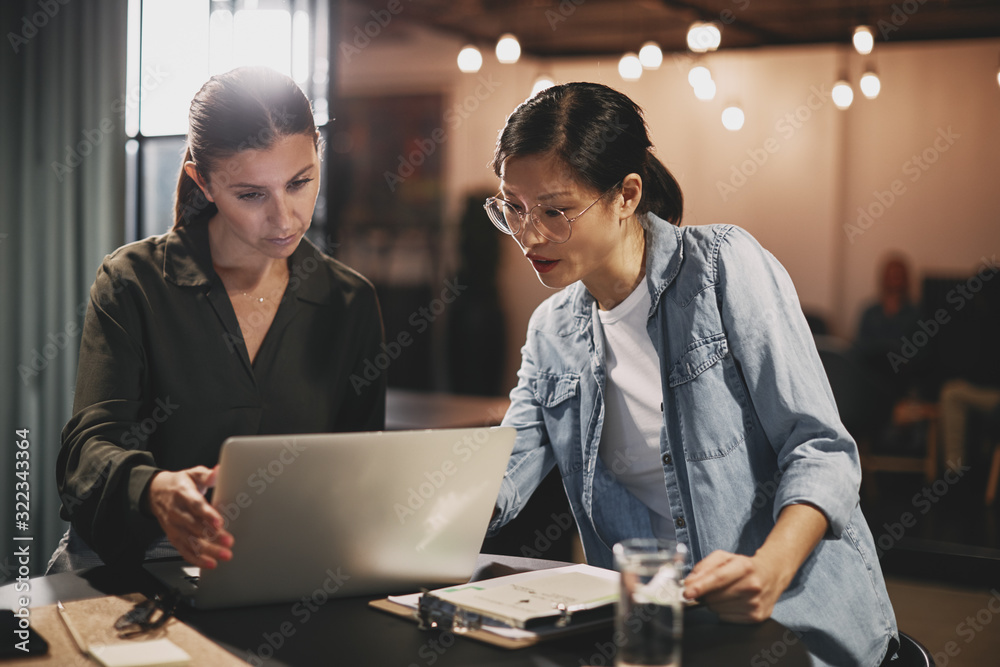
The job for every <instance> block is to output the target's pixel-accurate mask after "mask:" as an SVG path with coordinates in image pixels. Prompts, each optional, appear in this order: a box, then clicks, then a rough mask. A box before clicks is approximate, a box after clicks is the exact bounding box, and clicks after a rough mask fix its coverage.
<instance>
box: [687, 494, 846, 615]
mask: <svg viewBox="0 0 1000 667" xmlns="http://www.w3.org/2000/svg"><path fill="white" fill-rule="evenodd" d="M829 527H830V524H829V522H828V521H827V519H826V515H824V514H823V513H822V512H820V511H819V510H818V509H816V508H815V507H813V506H812V505H807V504H796V505H788V506H786V507H785V508H784V509H782V510H781V513H780V514H779V515H778V520H777V522H775V524H774V527H773V528H772V529H771V532H770V533H769V534H768V536H767V539H766V540H765V541H764V544H762V545H761V547H760V549H758V550H757V553H755V554H754V555H753V556H752V557H751V556H741V555H738V554H731V553H729V552H727V551H713V552H712V553H710V554H709V555H708V557H707V558H704V559H702V560H701V561H699V562H698V563H697V564H695V566H694V567H693V568H691V572H690V573H689V574H688V576H687V578H686V579H685V580H684V596H685V597H687V598H689V599H694V598H699V599H701V600H702V601H703V602H704V603H705V604H707V605H708V608H709V609H711V610H712V611H714V612H715V613H717V614H718V615H719V618H721V619H722V620H724V621H731V622H734V623H759V622H760V621H764V620H767V619H768V618H770V616H771V612H773V611H774V605H775V603H777V602H778V598H780V597H781V594H782V593H784V592H785V589H786V588H788V585H789V584H790V583H791V582H792V579H793V578H794V577H795V573H796V572H798V570H799V568H800V567H801V566H802V563H804V562H805V560H806V558H808V557H809V554H811V553H812V552H813V549H815V548H816V545H817V544H819V541H820V540H821V539H822V538H823V535H824V534H825V533H826V531H827V530H828V529H829Z"/></svg>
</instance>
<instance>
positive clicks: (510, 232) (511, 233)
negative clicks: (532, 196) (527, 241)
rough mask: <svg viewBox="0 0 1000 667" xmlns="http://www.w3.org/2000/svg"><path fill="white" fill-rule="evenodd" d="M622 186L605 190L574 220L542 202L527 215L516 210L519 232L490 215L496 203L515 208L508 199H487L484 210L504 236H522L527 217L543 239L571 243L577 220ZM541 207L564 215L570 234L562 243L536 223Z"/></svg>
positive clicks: (618, 183) (617, 185)
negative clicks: (537, 210)
mask: <svg viewBox="0 0 1000 667" xmlns="http://www.w3.org/2000/svg"><path fill="white" fill-rule="evenodd" d="M621 184H622V181H618V182H617V183H615V184H614V185H612V186H611V187H610V188H608V189H607V190H605V191H604V192H602V193H601V195H600V196H599V197H598V198H597V199H595V200H594V201H593V202H591V203H590V204H589V205H588V206H587V207H586V208H585V209H583V210H582V211H580V212H579V213H577V214H576V215H575V216H573V217H572V218H570V217H568V216H567V215H566V213H565V212H564V211H559V208H558V207H555V206H552V205H550V204H543V203H541V202H539V203H537V204H535V205H534V206H532V207H531V208H529V209H528V211H527V212H526V213H521V212H520V211H518V210H517V209H514V212H515V213H517V219H518V221H519V222H520V223H521V224H520V225H518V228H517V231H515V230H513V229H511V228H510V227H509V226H506V228H505V227H503V226H501V225H500V223H498V222H497V221H496V220H494V219H493V216H492V215H490V206H492V205H493V204H494V203H496V202H503V203H504V204H506V205H508V206H510V207H512V208H513V206H514V203H513V202H509V201H507V200H506V199H504V198H503V197H500V196H494V197H487V198H486V201H485V202H484V203H483V209H485V211H486V217H488V218H489V219H490V222H492V223H493V226H494V227H496V228H497V229H499V230H500V231H501V232H503V233H504V234H507V235H508V236H515V237H516V236H517V235H518V234H520V233H521V231H522V230H523V229H524V228H525V224H524V219H525V217H527V218H528V219H529V220H531V224H532V225H533V226H534V228H535V231H536V232H538V234H539V236H541V237H542V238H544V239H545V240H547V241H551V242H552V243H566V242H567V241H569V239H570V237H571V236H573V223H574V222H576V221H577V220H579V219H580V218H581V217H582V216H583V214H584V213H586V212H587V211H589V210H590V209H591V208H593V206H594V204H596V203H597V202H599V201H601V200H602V199H604V197H606V196H607V194H608V193H609V192H612V191H613V190H615V189H617V188H619V187H621ZM539 206H545V207H547V208H551V209H555V210H556V211H559V214H560V215H562V217H563V219H564V220H566V228H567V229H568V230H569V233H568V234H567V235H566V238H565V239H563V240H562V241H556V240H555V239H550V238H549V237H548V236H546V235H545V233H544V232H542V230H541V229H539V227H538V223H537V222H536V221H535V216H534V215H533V213H534V211H535V209H536V208H538V207H539ZM504 219H506V216H504Z"/></svg>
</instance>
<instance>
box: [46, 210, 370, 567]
mask: <svg viewBox="0 0 1000 667" xmlns="http://www.w3.org/2000/svg"><path fill="white" fill-rule="evenodd" d="M288 262H289V272H290V273H289V282H288V287H287V288H286V290H285V294H284V297H283V299H282V301H281V304H280V305H279V306H278V310H277V313H276V314H275V317H274V321H273V323H272V324H271V327H270V329H269V330H268V332H267V335H266V336H265V338H264V340H263V342H262V343H261V346H260V349H259V351H258V353H257V356H256V358H255V359H254V363H253V364H251V363H250V357H249V355H248V354H247V350H246V346H245V345H244V342H243V336H242V333H241V332H240V327H239V323H238V322H237V319H236V313H235V311H234V310H233V307H232V303H231V302H230V300H229V296H228V295H227V294H226V290H225V287H224V285H223V283H222V280H221V279H220V278H219V276H218V274H216V272H215V270H214V269H213V268H212V260H211V254H210V251H209V245H208V229H207V226H206V225H204V224H200V225H193V226H189V227H184V228H181V229H179V230H177V231H172V232H170V233H168V234H164V235H162V236H156V237H151V238H148V239H145V240H143V241H138V242H136V243H132V244H129V245H126V246H124V247H122V248H119V249H118V250H116V251H115V252H114V253H112V254H111V255H109V256H108V257H106V258H105V260H104V262H103V264H102V266H101V268H100V269H99V270H98V272H97V279H96V280H95V282H94V285H93V287H92V288H91V291H90V306H89V308H88V310H87V316H86V319H85V321H84V326H83V336H82V341H81V343H80V361H79V367H78V371H77V384H76V396H75V398H74V403H73V412H74V414H73V417H72V418H71V419H70V420H69V422H68V423H67V424H66V427H65V428H64V429H63V433H62V449H61V451H60V453H59V458H58V462H57V470H56V476H57V480H58V485H59V493H60V497H61V500H62V512H61V514H62V517H63V518H64V519H67V520H70V521H72V523H73V526H74V528H75V529H76V531H77V532H78V533H79V534H80V536H81V537H82V538H83V539H84V540H86V542H87V543H88V544H89V545H90V546H91V548H93V549H94V550H95V551H96V552H97V553H98V555H100V556H101V558H102V559H103V560H104V562H106V563H114V562H126V561H138V560H141V558H142V554H143V552H144V551H145V549H146V546H147V545H148V544H149V543H150V542H152V541H153V540H154V539H156V538H158V537H160V536H162V534H163V533H162V531H161V530H160V527H159V524H158V523H157V522H156V520H155V519H152V518H150V517H149V516H147V515H145V514H144V513H142V512H141V511H140V499H141V497H142V494H143V491H144V489H145V488H146V486H147V485H148V484H149V481H150V479H151V477H152V476H153V474H154V473H155V472H156V471H157V470H160V469H165V470H181V469H183V468H189V467H191V466H196V465H205V466H213V465H215V463H216V462H217V461H218V458H219V448H220V446H221V445H222V442H223V441H224V440H225V439H226V438H227V437H229V436H232V435H249V434H282V433H317V432H335V431H361V430H379V429H382V428H383V427H384V424H385V377H384V374H383V375H382V377H380V378H378V379H376V380H375V381H374V382H371V383H366V384H364V385H362V384H360V383H359V386H358V387H357V389H355V387H353V386H352V384H351V382H350V379H349V378H350V377H351V375H352V374H356V375H357V376H358V377H363V373H364V362H365V360H366V359H373V358H374V357H375V356H376V355H377V354H378V353H379V351H380V349H379V345H380V344H381V342H382V340H383V332H382V320H381V316H380V314H379V307H378V300H377V299H376V296H375V290H374V288H373V287H372V285H371V283H369V282H368V281H367V280H365V279H364V278H363V277H362V276H361V275H360V274H358V273H356V272H355V271H353V270H351V269H349V268H348V267H346V266H345V265H343V264H341V263H340V262H337V261H336V260H334V259H332V258H330V257H328V256H326V255H324V254H323V253H321V252H320V251H319V250H318V249H317V248H316V247H315V246H314V245H313V244H311V243H310V242H309V241H308V240H303V241H302V242H301V244H300V245H299V247H298V248H297V249H296V251H295V252H294V254H293V255H292V256H291V257H290V258H289V260H288ZM330 483H331V484H333V483H336V480H335V479H334V478H332V477H331V480H330Z"/></svg>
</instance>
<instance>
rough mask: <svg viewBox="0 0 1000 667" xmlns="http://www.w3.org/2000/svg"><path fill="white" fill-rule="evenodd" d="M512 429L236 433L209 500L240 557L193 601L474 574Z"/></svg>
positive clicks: (412, 584) (391, 586) (243, 600)
mask: <svg viewBox="0 0 1000 667" xmlns="http://www.w3.org/2000/svg"><path fill="white" fill-rule="evenodd" d="M514 435H515V431H514V429H512V428H509V427H493V428H489V427H482V428H469V429H443V430H427V431H380V432H370V433H341V434H310V435H293V436H242V437H233V438H229V439H228V440H226V442H225V443H223V446H222V451H221V454H220V459H219V464H220V469H219V473H220V474H219V480H218V484H217V486H216V489H215V493H214V496H213V501H212V504H213V505H214V506H215V507H216V508H217V509H218V510H219V511H220V512H221V513H222V515H223V517H224V519H225V520H226V523H227V526H228V530H229V531H230V532H231V533H232V534H233V537H234V540H235V543H234V545H233V559H232V560H231V561H229V562H224V563H220V564H219V566H218V568H216V569H215V570H203V571H202V572H201V580H200V583H199V586H198V588H199V590H198V592H197V594H196V596H195V599H194V600H193V603H194V604H195V605H196V606H198V607H206V608H207V607H224V606H235V605H243V604H258V603H268V602H280V601H290V600H298V599H300V598H302V597H303V596H307V597H312V598H314V599H321V600H322V599H326V598H327V597H339V596H348V595H362V594H383V593H399V592H414V591H416V590H418V589H419V587H420V586H441V585H447V584H449V583H456V582H461V581H467V580H468V578H469V577H470V576H471V575H472V572H473V569H474V567H475V563H476V558H477V555H478V553H479V548H480V546H481V544H482V541H483V537H484V536H485V534H486V529H487V527H488V524H489V520H490V517H491V515H492V512H493V507H494V505H495V502H496V497H497V493H498V491H499V488H500V482H501V480H502V479H503V474H504V470H505V469H506V465H507V460H508V458H509V457H510V453H511V450H512V448H513V446H514Z"/></svg>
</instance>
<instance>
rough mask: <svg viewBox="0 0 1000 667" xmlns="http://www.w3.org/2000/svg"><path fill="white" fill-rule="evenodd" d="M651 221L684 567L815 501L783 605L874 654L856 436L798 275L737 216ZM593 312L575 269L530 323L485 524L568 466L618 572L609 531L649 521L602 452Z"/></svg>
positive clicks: (884, 600)
mask: <svg viewBox="0 0 1000 667" xmlns="http://www.w3.org/2000/svg"><path fill="white" fill-rule="evenodd" d="M646 227H647V231H646V243H647V248H646V261H647V267H646V279H645V284H646V287H647V288H648V289H649V293H650V297H651V302H652V304H651V308H650V312H649V317H648V321H647V325H646V328H647V331H648V332H649V336H650V339H651V340H652V341H653V345H654V347H655V348H656V351H657V354H658V356H659V362H660V377H661V378H662V384H663V424H662V429H661V436H660V453H661V461H662V464H663V481H664V484H665V485H666V490H667V497H668V499H669V501H670V508H671V511H672V513H673V517H674V525H675V527H676V531H677V539H678V540H679V541H680V542H683V543H684V544H685V545H686V546H687V547H688V550H689V553H690V556H691V559H692V560H691V562H690V563H689V564H688V567H690V565H691V564H693V563H694V562H697V561H698V560H701V559H702V558H704V557H705V556H707V555H708V554H710V553H711V552H712V551H714V550H716V549H723V550H725V551H730V552H733V553H739V554H746V555H753V554H754V552H755V551H756V550H757V548H758V547H760V546H761V544H763V542H764V539H765V538H766V537H767V536H768V533H769V532H770V531H771V528H772V527H773V526H774V523H775V519H776V518H777V515H778V513H779V512H780V511H781V509H782V508H784V507H785V506H787V505H790V504H795V503H808V504H810V505H812V506H814V507H816V508H818V509H819V510H820V511H822V512H823V514H825V515H826V518H827V519H828V520H829V524H830V529H829V531H828V533H827V535H826V537H825V539H823V540H822V541H821V542H820V544H819V545H818V546H817V547H816V549H815V551H814V552H813V553H812V554H811V555H810V556H809V558H808V559H807V560H806V562H805V563H804V564H803V565H802V567H801V569H800V570H799V572H798V574H797V575H796V577H795V578H794V579H793V581H792V583H791V585H790V586H789V587H788V589H787V590H786V591H785V593H784V594H783V595H782V596H781V599H780V600H779V601H778V603H777V605H776V606H775V609H774V613H773V617H774V618H775V619H777V620H778V621H780V622H781V623H783V624H785V625H786V626H788V627H789V628H791V629H792V630H794V631H795V633H796V634H798V635H799V636H801V638H802V640H804V641H805V643H806V646H807V647H808V648H809V650H810V653H811V654H812V655H813V657H814V660H815V661H816V664H828V665H837V666H838V667H843V666H844V665H866V666H868V665H871V666H875V665H878V664H879V663H880V662H881V660H882V658H883V656H884V655H885V653H886V649H887V646H888V645H889V642H890V638H891V637H895V635H896V621H895V616H894V614H893V611H892V605H891V604H890V602H889V597H888V595H887V593H886V589H885V582H884V581H883V579H882V571H881V568H880V567H879V562H878V559H877V556H876V552H875V545H874V541H873V539H872V535H871V532H870V531H869V529H868V525H867V524H866V523H865V519H864V517H863V516H862V514H861V509H860V507H859V506H858V487H859V484H860V480H861V471H860V465H859V461H858V452H857V446H856V445H855V443H854V441H853V440H852V438H851V436H850V435H848V433H847V431H846V430H845V429H844V426H843V425H842V424H841V422H840V417H839V415H838V413H837V406H836V403H835V402H834V399H833V395H832V393H831V391H830V387H829V383H828V382H827V379H826V374H825V372H824V370H823V366H822V364H821V363H820V360H819V356H818V354H817V352H816V346H815V344H814V343H813V339H812V336H811V334H810V331H809V328H808V326H807V325H806V321H805V318H804V317H803V315H802V311H801V308H800V306H799V302H798V297H797V296H796V293H795V288H794V287H793V286H792V282H791V280H790V279H789V277H788V274H787V273H786V272H785V270H784V269H783V268H782V266H781V265H780V264H779V263H778V261H777V260H776V259H775V258H774V257H773V256H772V255H771V254H770V253H769V252H767V251H766V250H764V249H763V248H762V247H761V246H760V245H759V244H758V243H757V242H756V241H755V240H754V239H753V237H751V236H750V235H749V234H748V233H747V232H746V231H744V230H742V229H740V228H738V227H733V226H724V225H711V226H698V227H683V228H678V227H674V226H672V225H670V224H669V223H667V222H665V221H663V220H660V219H659V218H656V217H654V216H650V218H649V222H648V223H647V225H646ZM596 318H597V306H596V302H595V300H594V298H593V297H592V296H591V295H590V294H589V292H587V290H586V288H585V287H584V285H583V284H582V283H579V282H577V283H574V284H573V285H570V286H569V287H567V288H566V289H564V290H562V291H561V292H559V293H557V294H555V295H554V296H552V297H550V298H549V299H547V300H546V301H545V302H544V303H542V304H541V305H540V306H539V307H538V309H537V310H536V311H535V313H534V315H533V316H532V318H531V321H530V324H529V325H528V334H527V342H526V343H525V345H524V348H523V349H522V363H521V370H520V371H519V373H518V377H519V381H518V384H517V387H515V388H514V389H513V391H511V394H510V398H511V406H510V409H509V410H508V412H507V415H506V416H505V417H504V420H503V423H504V424H505V425H508V426H513V427H515V428H516V429H517V441H516V444H515V446H514V452H513V454H512V455H511V459H510V462H509V464H508V466H507V472H506V476H505V478H504V481H503V485H502V486H501V489H500V494H499V498H498V500H497V506H498V507H499V510H500V511H499V514H498V515H497V517H496V519H495V521H494V522H493V524H492V525H491V533H492V532H495V531H496V530H497V529H498V528H499V527H500V526H501V525H503V524H504V523H506V522H507V521H509V520H510V519H512V518H513V517H514V516H516V515H517V513H518V512H519V511H520V509H521V507H522V506H523V505H524V503H525V502H526V501H527V499H528V497H529V496H530V495H531V493H532V492H533V491H534V489H535V487H536V486H537V485H538V484H539V482H540V481H541V480H542V479H543V478H544V477H545V475H546V474H547V473H548V472H549V470H551V469H552V466H553V465H557V466H558V467H559V473H560V475H561V476H562V482H563V486H564V488H565V490H566V494H567V496H568V498H569V502H570V506H571V507H572V510H573V514H574V516H575V518H576V523H577V526H578V528H579V531H580V536H581V540H582V542H583V548H584V551H585V553H586V557H587V561H588V562H589V563H591V564H593V565H597V566H600V567H606V568H611V567H613V561H612V554H611V547H612V545H613V544H614V543H615V542H617V541H619V540H622V539H625V538H628V537H643V536H651V535H652V531H651V528H650V520H649V511H648V510H647V508H646V507H645V506H644V505H642V504H641V503H640V502H639V501H638V500H637V499H636V498H635V497H634V496H632V495H631V494H630V493H629V492H628V491H627V490H626V489H625V488H624V487H623V486H621V485H620V484H618V482H617V481H615V478H614V474H613V472H612V471H611V470H608V468H607V467H605V465H604V463H603V462H602V460H601V457H600V456H598V447H599V445H600V438H601V431H602V426H603V423H604V386H605V382H606V370H605V362H604V349H603V340H602V337H601V336H595V335H594V331H595V322H596ZM651 370H652V369H651ZM790 639H791V640H792V641H797V638H796V637H795V636H790ZM761 659H762V662H761V663H760V664H762V665H763V664H768V663H767V661H766V659H765V658H764V656H763V655H762V656H761Z"/></svg>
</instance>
